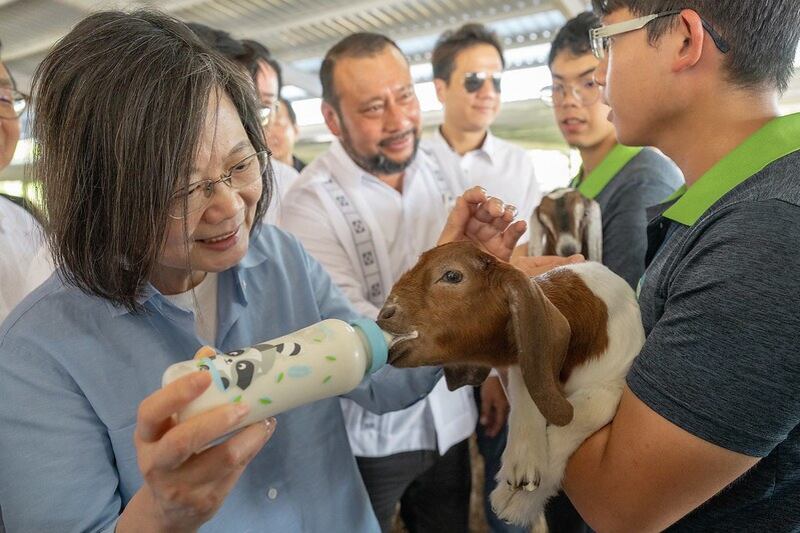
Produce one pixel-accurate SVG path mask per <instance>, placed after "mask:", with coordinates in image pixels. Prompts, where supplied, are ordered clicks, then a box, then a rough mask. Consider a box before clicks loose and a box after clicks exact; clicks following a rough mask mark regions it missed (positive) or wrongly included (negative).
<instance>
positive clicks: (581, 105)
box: [548, 13, 683, 526]
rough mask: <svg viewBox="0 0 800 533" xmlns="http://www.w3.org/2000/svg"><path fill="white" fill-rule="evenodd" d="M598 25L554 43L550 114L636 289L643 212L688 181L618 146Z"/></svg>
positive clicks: (574, 25)
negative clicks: (594, 34)
mask: <svg viewBox="0 0 800 533" xmlns="http://www.w3.org/2000/svg"><path fill="white" fill-rule="evenodd" d="M599 25H600V20H599V19H598V18H597V16H596V15H594V14H593V13H581V14H580V15H578V16H577V17H575V18H573V19H572V20H570V21H568V22H567V23H566V24H565V25H564V26H563V27H562V28H561V29H560V30H559V31H558V33H557V34H556V36H555V38H554V39H553V45H552V47H551V48H550V55H549V58H548V64H549V66H550V72H551V74H552V76H553V85H552V86H551V91H552V104H553V113H554V115H555V119H556V122H557V123H558V128H559V130H560V131H561V134H562V135H563V137H564V140H565V141H566V142H567V144H569V145H570V146H571V147H573V148H576V149H577V150H578V151H579V152H580V155H581V162H582V165H581V170H580V173H579V174H578V175H577V176H576V177H575V179H574V180H573V181H572V183H571V184H570V186H571V187H577V188H578V190H579V191H580V192H581V193H582V194H583V195H584V196H586V197H587V198H592V199H593V200H595V201H596V202H597V203H598V204H599V205H600V209H601V212H602V216H603V263H604V264H605V265H606V266H608V267H609V268H610V269H611V270H612V271H614V272H615V273H616V274H618V275H620V276H621V277H622V278H624V279H625V281H627V282H628V283H629V284H630V285H631V286H633V287H635V286H636V284H637V283H638V282H639V279H640V278H641V277H642V274H643V273H644V256H645V250H646V248H647V233H646V229H647V215H646V210H647V208H649V207H652V206H654V205H657V204H660V203H661V202H663V201H664V200H666V199H667V197H669V196H670V195H671V194H672V193H673V192H674V191H675V190H676V189H678V188H679V187H680V186H681V185H683V177H682V176H681V173H680V171H679V170H678V168H677V167H676V166H675V164H674V163H673V162H672V161H670V160H669V159H667V158H666V157H664V156H663V155H661V154H660V153H658V152H657V151H656V150H653V149H652V148H632V147H628V146H623V145H622V144H620V143H619V142H618V140H617V132H616V131H615V130H614V125H613V124H612V123H611V122H609V120H608V113H609V111H610V109H609V107H608V106H607V105H606V104H605V103H604V102H603V100H602V98H601V94H600V87H599V86H598V85H597V84H596V83H595V82H594V74H595V72H596V70H597V67H598V65H599V64H600V60H599V59H597V58H596V57H594V54H592V47H591V43H590V42H589V30H590V29H592V28H594V27H596V26H599ZM552 525H553V524H551V526H552Z"/></svg>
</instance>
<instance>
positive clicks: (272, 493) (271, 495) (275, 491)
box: [267, 487, 278, 500]
mask: <svg viewBox="0 0 800 533" xmlns="http://www.w3.org/2000/svg"><path fill="white" fill-rule="evenodd" d="M277 497H278V489H276V488H275V487H272V488H271V489H269V490H268V491H267V498H269V499H270V500H274V499H275V498H277Z"/></svg>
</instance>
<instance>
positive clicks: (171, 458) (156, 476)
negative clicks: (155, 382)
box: [116, 372, 275, 532]
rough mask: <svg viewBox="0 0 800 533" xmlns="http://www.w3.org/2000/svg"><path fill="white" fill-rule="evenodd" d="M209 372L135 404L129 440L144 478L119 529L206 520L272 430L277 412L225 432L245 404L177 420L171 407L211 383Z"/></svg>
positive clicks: (186, 525) (193, 526) (188, 525)
mask: <svg viewBox="0 0 800 533" xmlns="http://www.w3.org/2000/svg"><path fill="white" fill-rule="evenodd" d="M210 383H211V377H210V375H209V373H208V372H195V373H193V374H189V375H187V376H184V377H182V378H180V379H178V380H175V381H174V382H172V383H170V384H168V385H167V386H166V387H164V388H162V389H160V390H158V391H157V392H155V393H153V394H151V395H150V396H148V397H147V398H145V399H144V400H143V401H142V403H141V404H139V412H138V418H137V424H136V433H135V435H134V441H135V444H136V452H137V458H138V461H139V469H140V470H141V472H142V476H143V477H144V485H143V486H142V488H141V489H140V490H139V491H138V492H137V493H136V494H135V495H134V496H133V498H132V499H131V501H130V502H129V503H128V505H127V506H126V507H125V510H124V511H123V513H122V515H121V516H120V519H119V522H118V524H117V529H116V530H117V531H170V532H173V531H175V532H182V531H196V530H197V529H198V528H199V527H200V526H201V525H203V524H204V523H205V522H207V521H208V520H210V519H211V517H213V516H214V514H215V513H216V512H217V510H218V509H219V508H220V506H221V505H222V503H223V502H224V501H225V498H226V497H227V495H228V493H229V492H230V491H231V489H232V488H233V486H234V485H235V484H236V482H237V481H238V479H239V476H241V474H242V472H243V471H244V469H245V467H246V466H247V465H248V463H250V461H251V460H252V459H253V458H254V457H255V456H256V454H257V453H258V452H259V450H261V448H262V447H263V446H264V444H266V443H267V441H268V440H269V439H270V437H271V436H272V434H273V432H274V431H275V419H274V418H270V419H268V420H266V421H265V422H258V423H255V424H252V425H250V426H248V427H246V428H244V429H242V430H241V431H239V432H238V433H236V434H235V435H234V436H233V437H231V438H229V439H227V440H226V441H225V442H223V443H221V444H218V445H216V446H213V447H211V448H208V449H207V450H204V451H202V452H200V453H198V452H199V450H201V449H202V448H203V447H204V446H205V445H207V444H208V443H209V442H212V441H214V440H215V439H217V438H219V437H222V436H223V435H225V434H227V433H229V432H230V431H231V430H232V429H233V428H234V427H235V426H236V424H237V423H239V422H240V421H241V420H242V419H243V418H244V417H245V416H246V415H247V412H248V411H249V409H248V407H247V406H246V405H241V404H230V405H224V406H220V407H217V408H216V409H213V410H211V411H209V412H207V413H204V414H203V415H201V416H196V417H193V418H191V419H189V420H186V421H184V422H181V423H178V422H177V417H176V416H175V415H176V413H178V412H179V411H181V410H182V409H183V408H184V407H185V406H186V405H188V404H189V402H191V401H192V400H194V399H195V398H197V397H198V396H200V395H201V394H202V393H203V391H204V390H206V388H207V387H208V386H209V385H210Z"/></svg>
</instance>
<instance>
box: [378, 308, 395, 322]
mask: <svg viewBox="0 0 800 533" xmlns="http://www.w3.org/2000/svg"><path fill="white" fill-rule="evenodd" d="M395 311H397V306H396V305H394V304H387V305H384V306H383V309H381V312H380V313H379V314H378V320H388V319H390V318H392V317H393V316H394V313H395Z"/></svg>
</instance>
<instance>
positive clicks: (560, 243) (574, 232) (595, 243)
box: [528, 189, 603, 262]
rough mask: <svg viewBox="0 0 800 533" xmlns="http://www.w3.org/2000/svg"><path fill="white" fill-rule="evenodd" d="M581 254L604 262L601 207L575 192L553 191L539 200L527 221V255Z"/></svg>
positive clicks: (566, 190) (575, 190)
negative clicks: (528, 223)
mask: <svg viewBox="0 0 800 533" xmlns="http://www.w3.org/2000/svg"><path fill="white" fill-rule="evenodd" d="M574 254H583V256H584V257H586V259H588V260H590V261H597V262H602V260H603V227H602V215H601V212H600V204H598V203H597V202H595V201H594V200H591V199H589V198H586V197H585V196H583V195H582V194H581V193H580V192H579V191H578V190H577V189H556V190H554V191H552V192H550V193H548V194H546V195H545V196H544V198H542V201H541V203H540V204H539V207H537V208H536V209H535V210H534V212H533V216H532V217H531V220H530V241H529V243H528V255H529V256H537V255H560V256H562V257H568V256H570V255H574Z"/></svg>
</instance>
